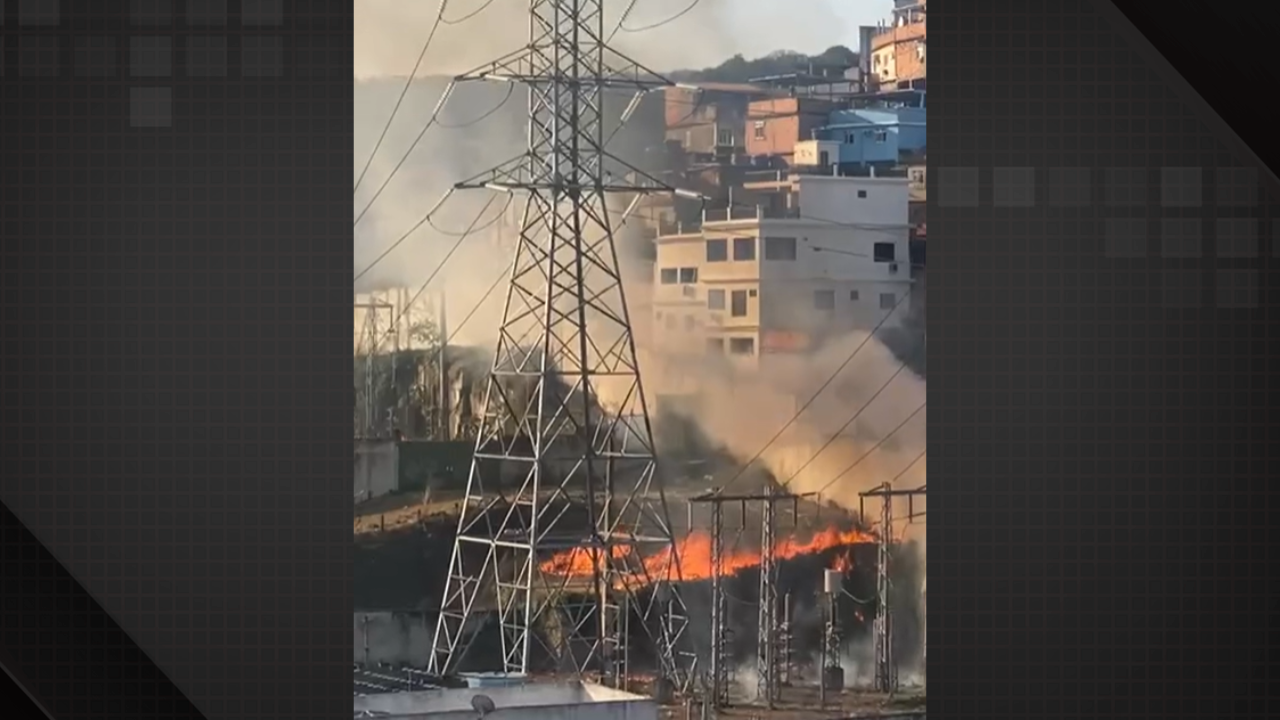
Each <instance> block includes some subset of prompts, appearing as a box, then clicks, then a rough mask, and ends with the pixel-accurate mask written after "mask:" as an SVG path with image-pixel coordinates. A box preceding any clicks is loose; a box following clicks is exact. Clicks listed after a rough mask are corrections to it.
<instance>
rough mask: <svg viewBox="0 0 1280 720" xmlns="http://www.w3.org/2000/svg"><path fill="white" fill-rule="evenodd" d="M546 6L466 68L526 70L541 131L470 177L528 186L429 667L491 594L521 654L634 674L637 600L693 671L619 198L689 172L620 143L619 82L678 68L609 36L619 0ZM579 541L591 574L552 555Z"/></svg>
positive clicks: (667, 661)
mask: <svg viewBox="0 0 1280 720" xmlns="http://www.w3.org/2000/svg"><path fill="white" fill-rule="evenodd" d="M529 18H530V35H529V42H528V44H527V45H526V46H525V47H523V48H521V49H520V50H518V51H516V52H513V53H511V54H509V55H507V56H504V57H502V58H499V59H498V60H496V61H494V62H492V63H488V64H486V65H484V66H482V67H480V68H478V69H476V70H474V71H472V72H469V73H465V74H463V75H462V76H459V77H458V78H455V82H459V81H469V80H488V81H500V82H513V83H520V84H523V85H525V86H526V87H527V89H528V107H527V112H528V137H527V146H526V150H525V151H524V152H523V153H521V154H520V155H519V156H517V157H516V158H513V159H512V160H510V161H508V162H506V163H504V164H502V165H499V166H498V167H496V168H494V169H492V170H490V171H488V172H485V173H483V174H481V175H479V176H476V177H474V178H472V179H470V180H468V181H465V182H462V183H459V184H458V185H457V186H456V187H458V188H474V189H479V188H487V189H488V190H491V191H495V192H507V193H517V194H519V195H522V196H523V197H524V203H523V213H522V216H521V220H520V224H519V237H518V238H517V240H516V243H515V245H516V247H515V251H514V258H513V260H512V262H511V267H510V281H509V286H508V291H507V297H506V303H505V307H504V313H503V319H502V321H501V324H500V326H499V328H498V340H497V347H496V351H495V354H494V358H493V365H492V369H491V372H490V378H489V383H488V388H487V395H486V401H485V410H484V413H483V418H482V425H481V429H480V432H479V435H478V437H477V441H476V446H475V455H474V460H473V463H472V467H471V472H470V475H469V479H468V483H467V490H466V495H465V498H464V501H463V509H462V513H461V517H460V518H459V522H458V532H457V540H456V542H455V545H454V549H453V553H452V556H451V559H450V567H449V575H448V579H447V583H446V588H445V594H444V596H443V599H442V609H441V614H440V616H439V620H438V622H437V625H436V632H435V638H434V641H433V651H432V654H431V657H430V659H429V669H430V670H431V671H432V672H434V673H436V674H440V675H447V674H450V673H452V672H454V671H456V669H457V667H458V664H459V662H460V661H461V659H462V656H463V655H464V654H465V652H466V650H467V648H468V647H470V645H471V643H472V641H473V640H474V638H475V635H476V632H475V630H476V629H477V628H476V625H477V623H476V622H475V618H477V617H479V616H478V613H480V612H481V611H482V610H490V611H492V610H496V614H497V617H498V622H499V625H500V629H501V632H500V637H501V646H502V662H501V668H500V669H501V670H504V671H507V672H524V673H527V672H531V671H533V670H534V666H535V664H536V658H537V657H544V658H547V659H549V660H550V664H552V665H553V666H554V667H555V668H556V669H558V670H561V671H572V672H575V673H577V674H579V675H580V676H586V675H592V676H598V677H599V678H600V679H601V680H602V681H603V682H606V683H609V684H612V685H615V686H617V685H619V684H622V683H624V682H625V675H626V667H627V654H628V647H629V646H628V644H627V643H626V641H625V634H626V633H625V631H624V626H625V624H626V622H627V617H626V616H627V615H629V614H631V613H632V612H634V614H635V616H636V617H637V619H638V621H639V625H640V626H641V627H642V628H643V631H644V633H645V635H646V637H647V638H648V639H649V640H650V641H651V643H652V645H653V655H654V656H655V657H656V658H657V660H658V664H659V668H658V672H659V676H660V678H661V679H662V680H665V681H668V682H671V683H673V684H675V685H676V686H677V687H687V682H688V679H689V678H690V677H692V676H693V672H692V667H691V663H692V657H693V655H692V653H690V652H685V651H682V650H681V649H680V648H681V646H682V637H683V634H684V632H685V628H686V626H687V613H686V611H685V608H684V603H683V600H682V599H681V597H680V589H679V586H678V583H679V580H680V579H681V575H680V570H679V555H678V548H677V546H676V543H675V540H674V537H673V534H672V530H671V523H670V518H669V513H668V510H667V507H666V500H665V497H664V494H663V490H662V482H661V478H660V476H659V475H658V473H657V463H656V457H655V453H654V448H653V435H652V431H651V428H650V422H649V414H648V408H647V405H646V402H645V397H644V392H643V387H642V384H641V380H640V372H639V367H638V363H637V357H636V349H635V341H634V339H633V336H632V331H631V321H630V316H629V314H628V309H627V303H626V298H625V295H624V293H623V286H622V279H621V275H620V272H619V266H618V257H617V252H616V249H615V247H614V242H613V229H614V225H613V223H612V220H611V217H610V211H609V208H608V207H607V206H606V198H607V196H608V195H610V194H612V193H625V194H628V195H631V196H632V197H633V199H632V207H634V206H635V204H636V203H637V202H638V200H639V198H640V195H642V194H644V193H649V192H674V190H673V188H670V187H667V186H665V185H663V184H662V183H660V182H658V181H657V180H655V179H653V178H652V177H650V176H648V175H646V174H644V173H643V172H641V171H639V170H636V169H635V168H633V167H631V166H629V165H627V164H626V163H623V162H622V161H620V160H618V159H617V158H616V157H614V156H612V155H611V154H610V153H609V152H608V151H607V150H606V148H605V143H606V139H605V136H604V133H603V126H604V123H603V112H602V100H603V97H604V92H605V91H606V90H608V89H615V90H616V89H626V90H629V91H632V92H634V97H633V100H632V104H631V106H630V107H628V109H627V112H626V113H624V119H625V116H626V115H629V114H630V112H632V111H633V110H634V108H635V107H637V106H638V105H639V102H640V100H641V99H642V98H643V97H644V94H645V93H647V92H649V91H651V90H654V89H658V88H662V87H666V86H669V85H671V83H670V82H669V81H667V80H665V79H663V78H661V77H660V76H658V75H657V74H656V73H653V72H651V71H649V70H647V69H646V68H644V67H642V66H640V65H639V64H637V63H635V62H633V61H631V60H629V59H627V58H626V57H623V56H622V55H620V54H618V53H617V52H614V51H613V50H612V49H610V48H609V47H607V45H606V42H605V40H604V37H605V35H604V32H605V31H604V20H603V2H602V0H531V2H530V3H529ZM498 473H503V478H504V482H506V485H505V486H504V485H503V484H502V483H500V482H499V477H498ZM512 486H514V487H512ZM564 553H570V554H571V555H572V554H574V553H578V554H580V555H581V557H583V558H584V559H586V560H587V562H588V564H589V567H590V570H589V572H588V576H587V577H583V576H582V575H580V574H579V575H573V574H568V573H557V572H554V571H552V570H548V569H547V568H546V566H545V563H546V561H547V560H548V558H549V557H551V556H560V555H562V554H564ZM655 586H658V587H659V589H658V590H656V591H651V592H642V590H644V589H646V588H654V587H655ZM574 596H576V597H578V598H590V599H589V600H585V601H582V602H576V603H570V602H567V600H568V598H570V597H574ZM628 606H630V607H632V608H634V610H630V611H629V610H627V607H628Z"/></svg>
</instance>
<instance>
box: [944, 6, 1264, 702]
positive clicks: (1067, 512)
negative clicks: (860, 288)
mask: <svg viewBox="0 0 1280 720" xmlns="http://www.w3.org/2000/svg"><path fill="white" fill-rule="evenodd" d="M1103 5H1104V4H1099V5H1098V6H1097V7H1098V8H1102V7H1103ZM933 10H934V12H933V14H932V15H931V16H930V18H929V21H930V28H929V29H930V30H931V31H932V37H931V40H933V42H932V43H931V44H930V51H931V53H932V54H931V60H932V69H933V72H934V76H933V77H932V78H931V80H932V85H931V90H932V93H931V95H930V101H931V103H930V108H931V110H930V113H931V117H930V120H931V121H932V125H931V128H930V138H929V141H930V142H929V145H930V148H929V149H930V150H931V151H932V152H931V153H930V157H929V162H930V165H931V173H930V176H931V177H932V178H934V179H935V181H934V182H935V186H934V187H932V188H930V190H931V191H932V192H933V193H934V195H933V196H932V197H933V198H934V202H933V203H932V207H930V214H931V217H930V221H931V222H930V228H929V229H930V231H931V232H930V241H931V247H930V253H929V259H930V261H931V266H930V273H929V279H930V287H929V300H930V307H929V329H930V331H931V334H932V336H933V343H932V345H931V350H932V351H933V353H934V354H936V356H937V357H936V358H930V359H931V362H930V363H929V366H930V369H931V371H932V376H931V377H930V386H929V405H930V406H931V407H930V416H929V419H930V426H929V455H930V460H931V463H930V468H929V469H930V472H931V474H932V475H933V476H934V477H933V482H932V483H931V485H932V490H933V494H934V495H936V496H937V497H934V498H933V500H934V502H933V503H932V507H931V509H932V510H933V512H932V513H931V517H930V520H931V527H930V533H929V537H930V539H931V540H932V541H933V552H932V553H931V555H930V558H929V569H930V572H931V575H932V577H931V578H930V579H931V580H933V582H931V583H930V584H929V589H930V590H931V591H932V593H933V598H931V599H935V602H932V603H930V610H931V611H932V612H931V615H930V617H929V651H930V657H929V662H930V667H929V670H930V678H929V679H930V688H929V689H930V697H931V698H932V699H933V700H935V701H936V702H937V710H939V711H941V712H942V714H943V715H945V716H946V717H948V718H982V719H983V720H992V719H993V718H1026V717H1150V718H1165V717H1181V716H1194V717H1216V716H1220V715H1222V714H1224V713H1226V714H1229V715H1231V716H1232V717H1270V716H1274V715H1275V711H1274V700H1275V696H1276V692H1277V691H1276V690H1275V689H1274V684H1272V685H1271V686H1268V684H1267V683H1265V682H1263V680H1264V678H1266V677H1270V676H1271V675H1272V674H1273V673H1274V661H1273V660H1271V659H1270V658H1271V657H1272V654H1273V651H1272V650H1270V649H1269V648H1270V643H1271V640H1270V636H1269V634H1268V631H1267V630H1265V629H1264V628H1270V627H1272V623H1273V620H1269V619H1267V618H1266V616H1267V614H1268V612H1273V611H1269V608H1272V607H1274V601H1273V600H1272V599H1270V597H1269V595H1268V593H1267V591H1266V589H1265V583H1263V582H1261V581H1260V579H1259V578H1262V577H1267V576H1269V574H1270V573H1269V571H1270V569H1271V567H1272V563H1271V561H1270V560H1268V559H1267V558H1268V557H1269V556H1267V555H1266V554H1265V553H1266V549H1265V547H1264V545H1263V543H1264V542H1265V541H1266V540H1267V539H1269V534H1268V530H1267V527H1268V523H1269V521H1270V518H1269V515H1268V508H1269V505H1268V502H1269V501H1267V500H1265V499H1262V498H1259V497H1257V496H1256V495H1251V494H1250V493H1260V492H1263V490H1262V489H1261V488H1263V487H1264V483H1265V482H1266V478H1267V477H1268V474H1267V473H1266V470H1265V469H1264V467H1263V465H1262V464H1261V463H1259V462H1254V461H1253V460H1252V459H1247V458H1249V457H1250V456H1249V455H1248V454H1249V453H1255V457H1258V456H1260V457H1263V458H1265V457H1267V456H1270V455H1273V453H1272V452H1270V451H1268V450H1267V446H1266V444H1265V440H1266V439H1267V437H1269V433H1268V430H1267V427H1266V424H1265V420H1264V419H1263V418H1262V417H1261V416H1262V414H1263V412H1264V408H1265V407H1266V402H1267V396H1266V390H1267V384H1268V381H1267V377H1266V375H1267V372H1268V369H1269V365H1270V361H1269V359H1268V356H1267V353H1266V348H1265V347H1264V346H1263V344H1262V342H1261V341H1260V340H1259V339H1258V338H1261V337H1265V336H1266V327H1265V312H1266V311H1267V309H1268V308H1269V307H1270V306H1272V305H1274V304H1275V296H1274V290H1273V289H1272V287H1273V286H1272V285H1271V284H1270V283H1268V282H1267V281H1266V278H1268V277H1269V276H1270V273H1269V272H1267V271H1269V270H1270V268H1271V263H1273V262H1274V260H1272V258H1273V257H1275V255H1276V254H1277V253H1278V252H1280V246H1278V245H1277V242H1276V236H1275V234H1274V232H1273V231H1272V229H1273V228H1275V227H1276V225H1275V218H1276V217H1277V210H1276V206H1275V204H1274V203H1275V195H1274V194H1273V192H1272V188H1270V187H1268V188H1263V187H1262V185H1261V181H1260V179H1259V176H1258V171H1257V170H1256V169H1255V168H1253V167H1250V166H1249V163H1248V162H1246V161H1244V160H1242V159H1241V158H1239V157H1235V156H1234V155H1233V154H1232V153H1231V152H1229V151H1228V150H1227V147H1226V146H1225V145H1223V144H1222V143H1221V142H1219V140H1218V139H1217V138H1215V137H1214V136H1213V134H1211V133H1210V132H1209V130H1208V126H1207V125H1206V124H1204V123H1203V122H1201V119H1200V116H1199V115H1197V114H1195V113H1194V112H1193V110H1192V109H1191V108H1190V107H1188V106H1187V105H1186V104H1185V103H1184V102H1183V101H1182V100H1181V99H1180V98H1179V97H1178V96H1176V95H1175V94H1174V92H1173V91H1172V90H1169V89H1166V88H1165V84H1164V83H1163V82H1162V81H1161V80H1160V79H1159V77H1158V76H1157V75H1156V74H1155V73H1153V72H1152V71H1151V70H1149V69H1148V67H1147V66H1146V64H1145V62H1144V60H1143V59H1141V58H1140V56H1139V53H1138V52H1137V51H1136V50H1135V48H1137V47H1138V46H1137V45H1135V44H1134V43H1133V42H1132V39H1131V38H1129V37H1128V36H1123V37H1122V35H1123V31H1122V30H1117V29H1116V26H1115V25H1113V24H1111V22H1110V20H1109V19H1104V15H1103V12H1101V11H1099V10H1097V9H1095V5H1094V4H1093V3H1086V2H1079V1H1075V0H1065V1H1064V2H1054V3H1010V2H983V3H935V4H934V7H933ZM1264 189H1265V190H1266V192H1264ZM943 598H946V599H945V600H944V599H943Z"/></svg>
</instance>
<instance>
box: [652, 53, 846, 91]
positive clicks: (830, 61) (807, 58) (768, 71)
mask: <svg viewBox="0 0 1280 720" xmlns="http://www.w3.org/2000/svg"><path fill="white" fill-rule="evenodd" d="M857 63H858V53H856V52H854V51H852V50H850V49H849V48H847V47H845V46H843V45H836V46H833V47H830V48H827V49H826V50H824V51H823V52H821V53H819V54H817V55H805V54H804V53H798V52H792V51H790V50H777V51H775V52H771V53H769V54H768V55H765V56H764V57H759V58H756V59H754V60H747V59H746V58H744V57H743V56H741V55H734V56H733V57H731V58H729V59H728V60H725V61H724V62H722V63H720V64H719V65H717V66H716V67H713V68H705V69H702V70H678V71H676V72H673V73H670V77H671V79H672V80H677V81H681V82H697V81H702V82H723V83H745V82H747V81H749V80H750V79H751V78H758V77H769V76H771V75H786V74H788V73H794V72H803V71H806V70H808V68H809V66H810V64H812V65H815V66H823V67H832V66H835V67H852V66H853V65H856V64H857Z"/></svg>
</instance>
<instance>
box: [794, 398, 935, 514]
mask: <svg viewBox="0 0 1280 720" xmlns="http://www.w3.org/2000/svg"><path fill="white" fill-rule="evenodd" d="M926 404H927V403H920V406H919V407H917V408H916V409H915V410H914V411H912V413H911V414H910V415H908V416H907V417H906V419H904V420H903V421H902V422H900V423H898V426H897V427H895V428H894V429H892V430H890V431H889V433H888V434H887V435H885V436H884V437H882V438H880V440H879V441H878V442H876V444H875V445H872V446H871V447H870V448H869V449H868V450H867V451H866V452H865V453H863V454H862V455H861V456H859V457H858V459H857V460H854V461H853V462H852V463H850V464H849V465H848V467H846V468H845V469H844V470H841V471H840V472H839V473H836V475H835V477H833V478H831V479H830V480H829V481H827V484H826V485H823V486H822V487H821V488H819V489H818V492H819V493H823V492H826V491H827V488H830V487H831V486H832V485H835V484H836V481H838V480H839V479H840V478H842V477H844V476H845V475H847V474H848V473H849V472H850V471H851V470H853V469H854V468H856V467H858V465H859V464H861V463H862V461H863V460H866V459H867V458H868V457H870V455H871V453H873V452H875V451H876V450H878V449H879V448H880V446H882V445H884V444H885V442H886V441H888V440H889V438H891V437H893V436H894V434H896V433H897V432H898V431H899V430H901V429H902V428H903V427H905V426H906V424H907V423H908V422H910V421H911V419H912V418H914V417H915V416H916V415H919V414H920V411H921V410H924V408H925V405H926ZM923 455H924V454H923V453H921V457H923ZM918 459H919V458H917V460H918ZM915 463H916V460H913V461H912V462H911V464H912V465H914V464H915ZM908 467H910V465H909V466H908ZM904 472H905V471H904Z"/></svg>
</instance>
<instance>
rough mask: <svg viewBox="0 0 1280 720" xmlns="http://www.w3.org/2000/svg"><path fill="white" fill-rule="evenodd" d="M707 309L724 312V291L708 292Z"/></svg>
mask: <svg viewBox="0 0 1280 720" xmlns="http://www.w3.org/2000/svg"><path fill="white" fill-rule="evenodd" d="M707 309H708V310H724V291H723V290H708V291H707Z"/></svg>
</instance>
